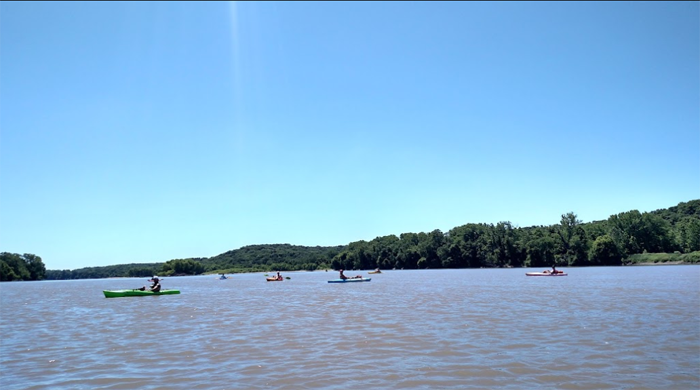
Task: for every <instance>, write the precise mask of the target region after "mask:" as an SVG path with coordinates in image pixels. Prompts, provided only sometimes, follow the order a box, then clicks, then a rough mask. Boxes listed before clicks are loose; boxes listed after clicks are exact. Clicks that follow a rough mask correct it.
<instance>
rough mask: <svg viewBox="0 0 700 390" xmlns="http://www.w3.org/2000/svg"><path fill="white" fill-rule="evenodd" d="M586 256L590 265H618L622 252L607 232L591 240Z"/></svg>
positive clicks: (620, 261)
mask: <svg viewBox="0 0 700 390" xmlns="http://www.w3.org/2000/svg"><path fill="white" fill-rule="evenodd" d="M588 258H589V263H590V264H591V265H620V264H621V263H622V254H621V253H620V250H619V248H618V247H617V245H615V242H614V241H613V239H612V237H610V236H609V235H607V234H606V235H602V236H599V237H598V238H596V239H595V241H593V245H592V246H591V250H590V252H589V254H588Z"/></svg>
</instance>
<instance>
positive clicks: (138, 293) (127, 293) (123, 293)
mask: <svg viewBox="0 0 700 390" xmlns="http://www.w3.org/2000/svg"><path fill="white" fill-rule="evenodd" d="M102 292H103V293H104V294H105V298H118V297H144V296H147V295H168V294H179V293H180V290H160V292H153V291H148V290H146V291H143V290H102Z"/></svg>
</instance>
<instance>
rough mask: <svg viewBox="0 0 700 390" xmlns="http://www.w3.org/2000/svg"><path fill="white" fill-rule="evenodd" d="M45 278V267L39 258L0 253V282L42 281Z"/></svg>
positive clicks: (26, 254)
mask: <svg viewBox="0 0 700 390" xmlns="http://www.w3.org/2000/svg"><path fill="white" fill-rule="evenodd" d="M45 276H46V266H44V262H43V261H41V257H39V256H36V255H33V254H31V253H25V254H23V255H20V254H17V253H8V252H2V253H0V281H1V282H9V281H12V280H42V279H44V277H45Z"/></svg>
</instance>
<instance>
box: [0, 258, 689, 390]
mask: <svg viewBox="0 0 700 390" xmlns="http://www.w3.org/2000/svg"><path fill="white" fill-rule="evenodd" d="M538 270H540V269H538ZM527 271H531V270H528V269H471V270H424V271H386V272H384V273H383V274H379V275H370V276H371V277H372V281H371V282H368V283H351V284H328V283H326V281H327V280H329V279H334V278H336V277H337V273H336V272H330V271H329V272H295V273H289V272H288V273H283V276H289V277H290V278H291V279H289V280H285V281H283V282H266V281H265V277H264V275H263V274H240V275H234V276H233V278H232V279H229V280H218V279H217V278H216V277H215V276H211V275H210V276H197V277H181V278H176V277H173V278H166V279H165V280H164V281H163V287H164V288H174V289H179V290H181V292H182V293H181V294H180V295H165V296H156V297H129V298H110V299H107V298H104V296H103V294H102V290H103V289H123V288H135V287H140V286H142V285H144V284H146V283H147V282H146V280H145V278H140V279H108V280H79V281H43V282H18V283H2V284H0V303H1V305H2V307H1V312H2V316H1V317H0V331H1V332H2V338H1V348H0V377H1V378H0V379H1V380H0V383H2V387H3V389H4V390H13V389H97V388H99V389H348V388H355V387H357V388H396V389H399V388H401V389H403V388H412V389H494V388H499V389H526V388H540V389H698V388H700V267H699V266H653V267H605V268H569V269H566V271H567V272H568V273H569V276H567V277H557V278H551V277H526V276H525V272H527ZM357 273H359V274H363V275H367V273H366V272H350V273H349V274H350V275H354V274H357Z"/></svg>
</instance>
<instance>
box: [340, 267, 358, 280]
mask: <svg viewBox="0 0 700 390" xmlns="http://www.w3.org/2000/svg"><path fill="white" fill-rule="evenodd" d="M340 278H341V279H343V280H345V279H362V275H357V276H355V277H354V278H348V277H347V276H345V275H344V274H343V270H342V269H341V270H340Z"/></svg>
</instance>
